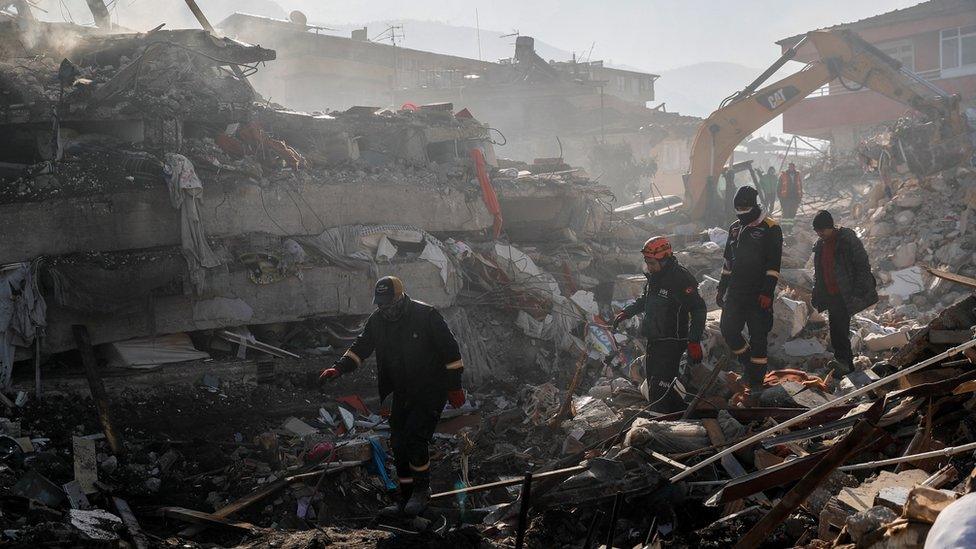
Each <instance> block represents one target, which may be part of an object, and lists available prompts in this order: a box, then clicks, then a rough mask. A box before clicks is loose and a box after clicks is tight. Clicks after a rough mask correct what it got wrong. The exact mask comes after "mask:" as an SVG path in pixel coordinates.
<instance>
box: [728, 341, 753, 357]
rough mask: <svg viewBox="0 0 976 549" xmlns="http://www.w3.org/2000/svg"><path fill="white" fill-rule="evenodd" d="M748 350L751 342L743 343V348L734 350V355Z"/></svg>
mask: <svg viewBox="0 0 976 549" xmlns="http://www.w3.org/2000/svg"><path fill="white" fill-rule="evenodd" d="M748 350H749V344H748V343H746V344H745V345H743V347H742V348H741V349H739V350H737V351H732V354H734V355H741V354H742V353H744V352H746V351H748Z"/></svg>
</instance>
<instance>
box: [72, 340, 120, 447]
mask: <svg viewBox="0 0 976 549" xmlns="http://www.w3.org/2000/svg"><path fill="white" fill-rule="evenodd" d="M71 330H72V332H74V336H75V343H76V344H77V345H78V352H79V353H81V363H82V364H84V366H85V376H86V377H88V388H89V389H90V390H91V396H92V400H94V401H95V409H96V410H97V411H98V421H99V422H100V423H101V424H102V431H104V432H105V438H106V439H107V440H108V446H109V448H111V449H112V453H113V454H121V453H122V450H123V447H122V436H121V435H119V433H118V432H117V431H116V430H115V424H114V423H113V422H112V414H111V412H110V411H109V408H108V396H107V395H106V394H105V385H104V384H103V383H102V378H101V377H100V376H99V375H98V361H97V360H95V351H94V350H93V349H92V346H91V337H90V336H89V335H88V328H85V327H84V326H82V325H80V324H75V325H74V326H72V327H71Z"/></svg>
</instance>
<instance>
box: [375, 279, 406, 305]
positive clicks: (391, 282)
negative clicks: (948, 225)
mask: <svg viewBox="0 0 976 549" xmlns="http://www.w3.org/2000/svg"><path fill="white" fill-rule="evenodd" d="M402 295H403V281H402V280H400V279H399V278H397V277H395V276H384V277H383V278H381V279H379V280H377V281H376V287H375V288H373V305H376V306H377V307H382V306H384V305H389V304H390V303H393V302H394V301H396V300H397V299H399V298H400V296H402Z"/></svg>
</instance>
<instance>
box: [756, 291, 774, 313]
mask: <svg viewBox="0 0 976 549" xmlns="http://www.w3.org/2000/svg"><path fill="white" fill-rule="evenodd" d="M772 306H773V298H771V297H769V296H768V295H764V294H759V307H760V308H761V309H762V310H764V311H768V310H769V309H770V308H772Z"/></svg>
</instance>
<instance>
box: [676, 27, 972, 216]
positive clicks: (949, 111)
mask: <svg viewBox="0 0 976 549" xmlns="http://www.w3.org/2000/svg"><path fill="white" fill-rule="evenodd" d="M806 41H810V42H812V43H813V45H814V47H815V48H816V50H817V53H818V54H819V57H820V59H819V60H818V61H815V62H813V63H810V64H809V65H807V66H806V67H805V68H804V69H803V70H801V71H799V72H797V73H795V74H792V75H790V76H787V77H786V78H783V79H782V80H780V81H778V82H776V83H774V84H771V85H768V86H766V87H763V88H759V86H760V85H761V84H762V83H763V82H764V81H765V80H766V79H767V78H769V76H771V75H772V74H773V73H774V72H775V71H776V70H777V69H779V67H781V66H782V65H784V64H785V63H786V61H789V60H790V59H791V58H792V57H793V56H794V55H795V54H796V51H797V50H798V49H799V48H800V47H801V46H802V45H803V44H804V43H805V42H806ZM835 78H836V79H840V82H841V84H842V85H844V86H845V87H850V86H851V85H856V86H864V87H868V88H870V89H872V90H874V91H876V92H878V93H881V94H882V95H884V96H886V97H889V98H891V99H893V100H895V101H898V102H900V103H903V104H905V105H908V106H909V107H911V108H913V109H915V110H917V111H919V112H920V113H922V114H923V115H925V116H926V117H928V118H930V119H932V120H938V121H942V122H945V123H946V125H947V127H948V128H947V129H949V130H950V133H958V132H961V131H963V128H964V127H965V126H964V122H963V120H962V117H961V115H960V113H959V109H958V100H957V99H956V100H953V98H951V97H949V96H948V95H947V94H945V93H944V92H941V90H938V89H937V88H935V87H934V86H932V85H931V84H929V83H927V82H925V81H924V80H921V79H920V78H918V77H917V76H915V75H913V74H912V73H910V72H909V71H906V70H905V69H903V68H902V66H901V64H900V63H899V62H898V61H897V60H895V59H892V58H891V57H889V56H888V55H886V54H885V53H884V52H882V51H880V50H878V49H877V48H876V47H874V46H872V45H871V44H869V43H868V42H865V41H864V40H863V39H862V38H860V37H859V36H857V35H856V34H854V33H853V32H851V31H848V30H836V31H813V32H810V33H808V34H807V36H806V37H805V38H804V39H803V40H801V42H800V43H798V44H796V45H795V46H793V48H791V49H790V50H789V51H787V52H786V53H785V54H784V55H783V56H782V57H781V58H780V59H779V60H778V61H777V62H776V63H774V64H773V65H772V66H771V67H770V68H769V69H767V70H766V71H765V72H764V73H763V74H762V75H761V76H760V77H759V78H758V79H757V80H756V81H755V82H753V83H752V84H750V85H749V86H747V87H746V88H745V89H744V90H742V91H740V92H738V93H737V94H735V95H733V96H732V97H730V98H729V99H727V100H726V102H724V103H723V105H722V106H721V107H720V108H719V109H718V110H716V111H715V112H713V113H712V114H711V115H710V116H709V117H708V118H707V119H705V120H704V121H703V122H702V125H701V127H700V128H699V129H698V133H697V135H696V136H695V140H694V142H693V144H692V149H691V162H690V166H689V173H688V174H686V176H685V195H686V201H687V202H688V204H689V205H690V211H689V213H690V215H691V218H692V220H695V221H699V220H702V219H704V218H706V217H709V216H712V215H714V214H716V213H718V212H719V211H721V209H722V205H721V204H718V203H717V200H718V197H717V194H716V188H717V182H718V177H719V175H720V174H721V173H722V170H723V167H724V166H725V164H726V162H728V160H729V157H730V156H731V155H732V152H733V150H734V149H735V147H736V146H737V145H738V144H739V143H740V142H741V141H742V140H743V139H744V138H745V137H747V136H748V135H750V134H751V133H753V132H754V131H756V130H758V129H759V128H760V127H762V126H763V125H765V124H766V123H767V122H769V121H770V120H772V119H773V118H776V117H777V116H779V115H780V114H782V113H783V112H784V111H786V110H788V109H789V108H791V107H792V106H793V105H796V104H797V103H799V102H800V101H802V100H803V99H804V98H805V97H807V96H808V95H810V93H811V92H813V91H814V90H816V89H818V88H820V87H821V86H823V85H825V84H827V83H828V82H830V81H832V80H834V79H835ZM924 92H929V94H932V95H935V97H934V98H933V97H930V96H929V95H927V94H925V93H924Z"/></svg>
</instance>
